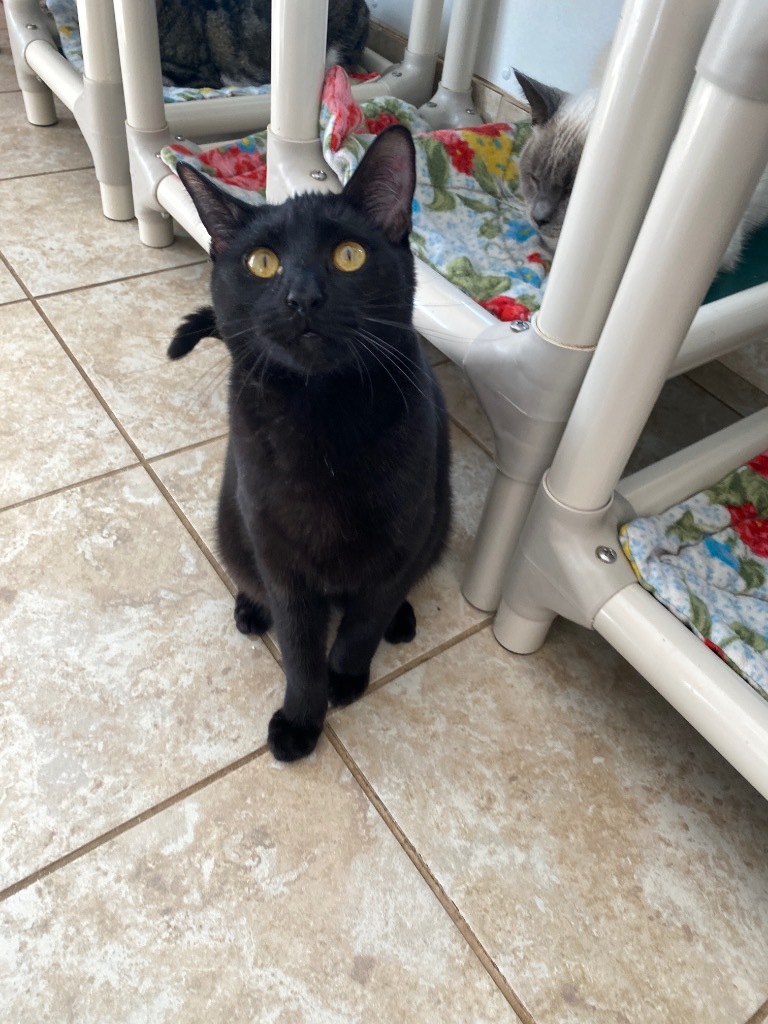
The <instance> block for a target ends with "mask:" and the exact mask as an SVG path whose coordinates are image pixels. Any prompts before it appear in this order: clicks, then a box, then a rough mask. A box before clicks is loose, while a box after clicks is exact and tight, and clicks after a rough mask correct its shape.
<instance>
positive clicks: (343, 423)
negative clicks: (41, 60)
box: [168, 127, 451, 761]
mask: <svg viewBox="0 0 768 1024" xmlns="http://www.w3.org/2000/svg"><path fill="white" fill-rule="evenodd" d="M179 173H180V176H181V178H182V180H183V182H184V184H185V186H186V188H187V190H188V191H189V193H190V195H191V196H192V199H193V200H194V202H195V205H196V207H197V209H198V212H199V213H200V217H201V218H202V221H203V223H204V224H205V226H206V228H207V229H208V231H209V233H210V235H211V257H212V258H213V261H214V265H213V274H212V285H211V288H212V296H213V309H211V308H210V307H206V308H204V309H201V310H198V311H197V312H196V313H193V314H191V315H190V316H188V317H187V318H186V320H185V321H184V322H183V323H182V324H181V326H180V327H179V329H178V330H177V332H176V334H175V336H174V339H173V341H172V342H171V345H170V348H169V350H168V354H169V356H170V357H171V358H172V359H178V358H179V357H181V356H183V355H185V354H186V353H187V352H189V351H190V349H191V348H193V347H194V345H195V344H196V343H197V341H199V340H200V338H202V337H205V336H206V335H215V336H217V337H220V338H222V339H223V340H224V341H225V343H226V345H227V347H228V349H229V351H230V353H231V355H232V369H231V377H230V385H229V405H230V432H229V445H228V450H227V458H226V467H225V471H224V479H223V483H222V488H221V495H220V499H219V510H218V542H219V547H220V552H221V556H222V559H223V562H224V564H225V566H226V568H227V570H228V571H229V573H230V574H231V576H232V578H233V579H234V580H235V581H236V583H237V586H238V588H239V593H238V595H237V599H236V601H235V621H236V624H237V627H238V629H240V630H241V631H242V632H244V633H263V632H264V631H265V630H267V629H268V628H269V626H270V625H271V623H272V622H273V621H274V624H275V627H276V629H277V637H278V640H279V643H280V649H281V652H282V657H283V666H284V669H285V675H286V690H285V700H284V704H283V707H282V708H281V710H279V711H277V712H276V713H275V714H274V715H273V717H272V720H271V722H270V724H269V747H270V750H271V751H272V753H273V754H274V755H275V757H276V758H277V759H278V760H281V761H291V760H294V759H296V758H299V757H303V756H305V755H306V754H309V753H310V752H311V751H312V750H313V749H314V747H315V745H316V743H317V740H318V737H319V735H320V732H321V730H322V726H323V721H324V718H325V713H326V708H327V706H328V704H329V702H330V704H331V705H340V704H348V703H350V702H351V701H353V700H356V699H357V698H358V697H360V696H361V695H362V693H363V692H364V691H365V689H366V687H367V685H368V679H369V670H370V664H371V659H372V657H373V655H374V652H375V651H376V648H377V646H378V644H379V642H380V640H381V639H382V637H384V638H385V639H386V640H388V641H389V642H390V643H401V642H404V641H408V640H411V639H412V638H413V636H414V635H415V632H416V620H415V616H414V613H413V609H412V607H411V605H410V604H409V603H408V601H407V600H406V597H407V594H408V591H409V590H410V589H411V587H412V586H413V585H414V584H415V583H416V582H417V580H419V579H420V578H421V577H422V576H423V575H424V574H425V573H426V571H427V570H428V569H429V568H430V566H432V565H433V564H434V563H435V561H436V560H437V559H438V557H439V556H440V553H441V551H442V550H443V547H444V545H445V540H446V535H447V532H448V527H449V521H450V506H451V497H450V486H449V449H448V431H447V420H446V413H445V406H444V401H443V397H442V394H441V392H440V388H439V385H438V383H437V381H436V379H435V377H434V375H433V373H432V371H431V369H430V367H429V365H428V363H427V361H426V360H425V358H424V355H423V353H422V351H421V349H420V347H419V343H418V340H417V338H416V335H415V333H414V330H413V327H412V322H411V317H412V308H413V294H414V264H413V257H412V255H411V252H410V249H409V246H408V234H409V230H410V226H411V200H412V197H413V190H414V182H415V167H414V148H413V142H412V140H411V137H410V135H409V133H408V132H407V131H406V130H405V129H404V128H402V127H392V128H389V129H387V131H385V132H384V133H382V135H380V136H379V137H378V139H376V140H375V141H374V143H373V144H372V145H371V147H370V149H369V150H368V152H367V153H366V155H365V157H364V158H363V160H362V162H361V164H360V166H359V167H358V169H357V171H356V172H355V174H354V176H353V177H352V179H351V180H350V182H349V184H348V185H347V186H346V187H345V188H344V190H343V192H341V193H340V194H337V195H334V194H325V195H319V194H308V195H300V196H297V197H295V198H292V199H289V200H288V201H287V202H285V203H283V204H282V205H280V206H251V205H248V204H245V203H242V202H240V201H239V200H237V199H234V198H231V197H229V196H228V195H226V194H225V193H223V192H222V191H221V190H219V189H218V188H217V187H216V186H215V185H213V184H212V183H211V182H210V180H209V179H207V178H206V177H205V176H203V175H201V174H200V173H198V172H197V171H196V170H194V169H193V168H191V167H189V166H180V167H179ZM333 606H338V607H340V608H341V610H342V619H341V623H340V625H339V628H338V632H337V634H336V638H335V640H334V642H333V644H332V646H331V649H330V653H329V654H326V650H327V640H328V629H329V619H330V613H331V609H332V607H333Z"/></svg>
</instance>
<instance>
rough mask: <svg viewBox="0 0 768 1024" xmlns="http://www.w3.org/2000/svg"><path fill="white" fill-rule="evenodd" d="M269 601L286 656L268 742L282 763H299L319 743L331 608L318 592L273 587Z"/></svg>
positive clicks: (324, 710)
mask: <svg viewBox="0 0 768 1024" xmlns="http://www.w3.org/2000/svg"><path fill="white" fill-rule="evenodd" d="M270 605H271V608H272V614H273V616H274V621H275V627H276V630H277V639H278V643H279V644H280V652H281V654H282V657H283V670H284V671H285V698H284V701H283V706H282V708H280V710H279V711H276V712H275V713H274V715H273V716H272V719H271V721H270V723H269V732H268V743H269V749H270V750H271V751H272V753H273V754H274V756H275V758H276V759H277V760H278V761H296V760H298V758H300V757H306V756H307V754H311V753H312V751H313V750H314V749H315V747H316V746H317V741H318V739H319V737H320V733H321V732H322V730H323V722H324V721H325V712H326V709H327V707H328V666H327V663H326V658H325V644H326V638H327V635H328V621H329V606H328V603H327V602H326V601H324V600H323V599H322V598H320V597H316V596H314V595H306V594H304V595H301V596H295V595H292V594H277V595H276V594H274V593H273V592H272V591H270Z"/></svg>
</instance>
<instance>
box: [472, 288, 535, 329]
mask: <svg viewBox="0 0 768 1024" xmlns="http://www.w3.org/2000/svg"><path fill="white" fill-rule="evenodd" d="M480 305H481V306H482V307H483V309H487V310H488V312H489V313H492V314H493V315H494V316H496V317H498V318H499V320H503V321H504V322H505V323H509V322H510V321H512V320H530V318H531V311H530V309H528V307H527V306H524V305H523V304H522V302H517V300H516V299H512V298H510V297H509V296H508V295H497V296H495V298H493V299H488V300H487V301H486V302H481V303H480Z"/></svg>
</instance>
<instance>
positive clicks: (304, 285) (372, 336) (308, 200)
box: [178, 126, 415, 376]
mask: <svg viewBox="0 0 768 1024" xmlns="http://www.w3.org/2000/svg"><path fill="white" fill-rule="evenodd" d="M178 170H179V176H180V177H181V180H182V181H183V183H184V185H185V187H186V188H187V191H188V192H189V194H190V195H191V197H192V199H193V201H194V203H195V206H196V207H197V211H198V213H199V214H200V218H201V220H202V222H203V224H204V225H205V227H206V228H207V230H208V232H209V234H210V236H211V248H210V254H211V257H212V259H213V261H214V266H213V274H212V282H211V290H212V295H213V305H214V309H215V313H216V323H217V325H218V329H219V331H220V332H221V336H222V337H223V339H224V341H225V342H226V344H227V347H228V348H229V349H230V351H231V353H232V355H233V358H234V360H235V362H236V364H240V365H241V366H242V367H244V368H248V367H250V366H252V365H253V364H254V363H255V362H257V361H259V360H261V359H262V358H263V357H265V356H266V357H267V359H268V361H269V363H271V364H275V363H277V364H279V365H280V366H281V367H282V368H283V369H285V370H288V371H292V372H295V373H301V374H304V375H307V376H308V375H312V374H324V373H333V372H339V371H344V370H349V369H353V368H355V367H358V368H359V367H361V366H362V365H366V364H368V363H369V362H370V361H371V359H372V358H373V359H376V358H377V357H376V351H377V349H378V348H379V344H380V343H381V339H382V337H385V338H386V337H388V336H389V331H390V330H391V328H392V327H393V326H395V325H403V326H406V327H407V326H408V325H409V324H410V322H411V316H412V308H413V291H414V267H413V257H412V256H411V252H410V248H409V245H408V235H409V232H410V228H411V203H412V200H413V191H414V186H415V155H414V146H413V140H412V139H411V136H410V134H409V132H408V131H407V130H406V129H405V128H402V127H400V126H394V127H392V128H389V129H387V130H386V131H385V132H383V133H382V134H381V135H380V136H379V137H378V138H377V139H375V140H374V142H373V143H372V145H371V146H370V148H369V149H368V151H367V152H366V154H365V156H364V157H363V159H362V161H361V162H360V165H359V167H358V168H357V170H356V171H355V173H354V175H353V176H352V178H351V179H350V181H349V183H348V184H347V185H346V187H345V188H344V189H343V191H342V192H340V193H338V194H335V193H325V194H318V193H308V194H305V195H299V196H295V197H293V198H291V199H288V200H287V201H286V202H284V203H281V204H280V205H279V206H270V205H265V206H253V205H250V204H248V203H244V202H241V201H240V200H238V199H236V198H234V197H232V196H230V195H228V194H227V193H225V192H223V191H222V190H221V189H219V188H218V187H217V186H216V185H214V184H213V183H212V181H211V180H210V179H209V178H208V177H206V176H205V175H203V174H201V173H199V172H198V171H196V170H195V169H194V168H192V167H190V166H187V165H183V164H180V165H179V168H178ZM401 330H402V329H401ZM384 343H385V344H389V342H384Z"/></svg>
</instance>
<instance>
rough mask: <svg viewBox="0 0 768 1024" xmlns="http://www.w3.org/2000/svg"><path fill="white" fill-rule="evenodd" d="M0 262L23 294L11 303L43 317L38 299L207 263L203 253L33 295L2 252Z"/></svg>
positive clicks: (71, 293) (70, 293)
mask: <svg viewBox="0 0 768 1024" xmlns="http://www.w3.org/2000/svg"><path fill="white" fill-rule="evenodd" d="M5 180H14V179H5ZM120 223H127V222H123V221H121V222H120ZM201 253H202V250H201ZM0 262H1V263H3V264H4V265H5V268H6V270H7V271H8V272H9V273H10V274H11V276H12V277H13V279H14V280H15V281H16V283H17V284H18V286H19V287H20V288H21V289H22V291H23V292H24V295H23V297H22V298H20V299H13V300H12V301H13V302H22V301H23V300H24V299H25V298H26V299H28V300H29V301H30V302H32V303H33V305H34V306H35V309H36V310H37V311H38V312H40V313H41V315H44V314H42V312H41V310H40V307H39V306H38V302H39V300H40V299H52V298H54V297H57V296H59V295H73V294H76V293H77V292H85V291H89V290H90V289H92V288H103V287H105V286H106V285H110V284H121V283H122V282H123V281H137V280H140V279H141V278H144V277H154V276H156V275H157V274H170V273H173V271H174V270H185V269H186V268H187V267H197V266H199V265H200V264H202V263H207V262H208V256H206V255H205V253H203V254H202V255H201V257H200V258H199V259H191V260H189V261H188V262H187V263H179V264H177V265H176V266H173V267H157V268H155V269H154V270H141V271H139V272H138V273H135V274H125V275H124V276H122V277H110V278H108V279H107V280H106V281H92V282H91V283H90V284H76V285H72V287H70V288H60V289H58V290H57V291H53V292H41V294H40V295H33V294H32V292H31V291H30V289H29V288H28V287H27V285H26V284H25V283H24V280H23V278H22V277H21V276H20V274H19V273H18V271H17V270H16V268H15V267H14V266H13V263H12V262H11V260H10V257H8V256H6V255H5V253H3V252H2V251H0ZM10 304H11V303H4V305H10Z"/></svg>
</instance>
